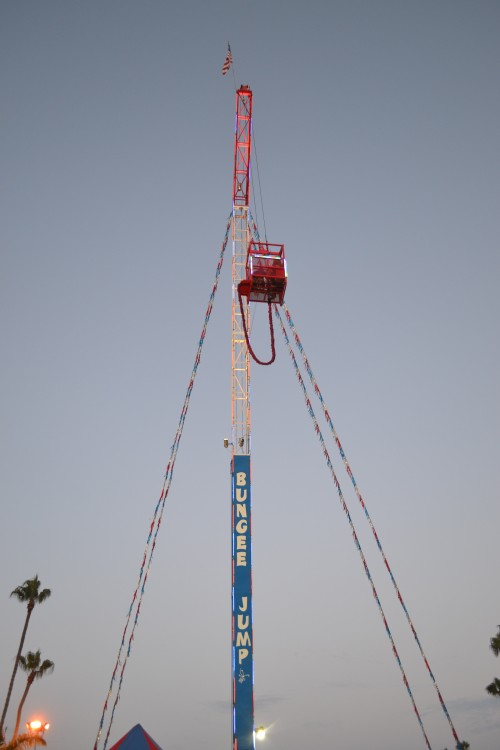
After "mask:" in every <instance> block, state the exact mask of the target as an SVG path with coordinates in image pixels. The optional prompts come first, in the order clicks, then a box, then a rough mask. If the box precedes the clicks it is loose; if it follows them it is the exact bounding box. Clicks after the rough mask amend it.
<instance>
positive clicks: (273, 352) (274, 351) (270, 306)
mask: <svg viewBox="0 0 500 750" xmlns="http://www.w3.org/2000/svg"><path fill="white" fill-rule="evenodd" d="M238 300H239V303H240V311H241V320H242V321H243V331H244V333H245V341H246V342H247V346H248V351H249V352H250V354H251V355H252V358H253V360H254V361H255V362H257V364H258V365H272V363H273V362H274V360H275V359H276V350H275V348H274V326H273V312H272V303H271V302H268V303H267V304H268V308H269V330H270V332H271V359H270V360H269V362H262V360H260V359H258V357H256V356H255V352H254V350H253V349H252V345H251V344H250V338H249V336H248V331H247V323H246V317H245V313H244V312H243V302H242V300H241V292H240V287H239V284H238Z"/></svg>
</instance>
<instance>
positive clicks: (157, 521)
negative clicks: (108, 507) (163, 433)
mask: <svg viewBox="0 0 500 750" xmlns="http://www.w3.org/2000/svg"><path fill="white" fill-rule="evenodd" d="M231 219H232V212H231V214H230V216H229V219H228V223H227V227H226V233H225V236H224V241H223V243H222V249H221V251H220V255H219V261H218V263H217V269H216V272H215V280H214V284H213V288H212V292H211V294H210V297H209V301H208V307H207V310H206V313H205V322H204V324H203V328H202V332H201V336H200V339H199V342H198V349H197V352H196V357H195V361H194V366H193V369H192V371H191V377H190V380H189V385H188V388H187V391H186V396H185V398H184V403H183V405H182V409H181V414H180V418H179V422H178V425H177V431H176V433H175V437H174V442H173V444H172V446H171V449H170V458H169V461H168V464H167V468H166V471H165V478H164V481H163V487H162V490H161V493H160V498H159V500H158V502H157V504H156V507H155V510H154V513H153V519H152V521H151V525H150V528H149V534H148V537H147V539H146V547H145V550H144V554H143V558H142V562H141V566H140V570H139V579H138V581H137V585H136V587H135V591H134V593H133V596H132V602H131V604H130V608H129V611H128V614H127V617H126V621H125V628H124V630H123V634H122V640H121V643H120V648H119V649H118V656H117V658H116V663H115V667H114V669H113V673H112V675H111V682H110V685H109V689H108V693H107V696H106V700H105V702H104V708H103V710H102V715H101V720H100V723H99V729H98V732H97V737H96V740H95V744H94V750H97V749H98V745H99V742H100V739H101V736H102V733H103V725H104V719H105V715H106V712H107V710H108V703H109V702H110V701H111V699H112V696H113V689H114V684H115V681H116V680H117V678H118V671H119V667H120V666H121V670H120V675H119V680H118V685H117V688H116V696H115V699H114V702H113V707H112V711H111V716H110V719H109V726H108V729H107V732H106V737H105V740H104V745H103V750H106V746H107V743H108V739H109V734H110V731H111V726H112V723H113V719H114V714H115V709H116V706H117V704H118V701H119V700H120V692H121V687H122V683H123V677H124V674H125V668H126V666H127V661H128V658H129V656H130V653H131V650H132V642H133V640H134V634H135V628H136V627H137V623H138V619H139V613H140V609H141V604H142V597H143V595H144V591H145V588H146V582H147V579H148V575H149V571H150V568H151V562H152V559H153V553H154V550H155V546H156V539H157V536H158V531H159V529H160V525H161V521H162V517H163V511H164V508H165V503H166V499H167V495H168V492H169V490H170V486H171V484H172V478H173V473H174V466H175V461H176V458H177V451H178V449H179V444H180V441H181V437H182V432H183V429H184V423H185V421H186V416H187V413H188V409H189V400H190V398H191V393H192V391H193V386H194V382H195V379H196V374H197V371H198V365H199V364H200V360H201V351H202V348H203V343H204V341H205V336H206V332H207V327H208V323H209V320H210V316H211V314H212V308H213V302H214V298H215V293H216V291H217V287H218V284H219V276H220V272H221V269H222V264H223V261H224V251H225V249H226V246H227V242H228V237H229V229H230V227H231ZM139 590H140V591H139ZM134 608H135V616H134V619H133V625H132V627H131V630H130V632H129V638H128V645H127V650H126V653H125V654H124V652H125V642H126V636H127V631H128V630H129V626H130V625H131V622H132V615H133V612H134Z"/></svg>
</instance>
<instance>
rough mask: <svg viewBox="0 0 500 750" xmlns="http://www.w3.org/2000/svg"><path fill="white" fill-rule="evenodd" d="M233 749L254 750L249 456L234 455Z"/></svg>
mask: <svg viewBox="0 0 500 750" xmlns="http://www.w3.org/2000/svg"><path fill="white" fill-rule="evenodd" d="M231 489H232V551H233V552H232V565H233V592H232V593H233V660H232V664H233V750H253V748H254V733H253V730H254V726H253V724H254V707H253V616H252V533H251V530H252V523H251V488H250V456H248V455H235V456H233V461H232V468H231Z"/></svg>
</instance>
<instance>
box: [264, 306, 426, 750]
mask: <svg viewBox="0 0 500 750" xmlns="http://www.w3.org/2000/svg"><path fill="white" fill-rule="evenodd" d="M274 313H275V316H276V318H277V320H278V321H279V324H280V328H281V332H282V334H283V338H284V340H285V344H286V346H287V348H288V353H289V355H290V358H291V360H292V363H293V367H294V370H295V375H296V377H297V380H298V382H299V385H300V387H301V390H302V393H303V395H304V399H305V403H306V407H307V410H308V412H309V416H310V417H311V420H312V422H313V425H314V431H315V432H316V435H317V436H318V440H319V442H320V445H321V449H322V451H323V455H324V457H325V460H326V464H327V466H328V469H329V470H330V473H331V475H332V478H333V482H334V484H335V488H336V490H337V494H338V497H339V501H340V504H341V506H342V510H343V511H344V513H345V515H346V517H347V520H348V523H349V526H350V527H351V532H352V538H353V540H354V544H355V546H356V549H357V550H358V553H359V556H360V559H361V562H362V565H363V568H364V571H365V573H366V577H367V578H368V582H369V584H370V586H371V589H372V594H373V598H374V599H375V601H376V603H377V607H378V610H379V613H380V616H381V618H382V621H383V623H384V627H385V631H386V634H387V637H388V638H389V642H390V644H391V647H392V652H393V654H394V657H395V659H396V662H397V664H398V667H399V670H400V672H401V676H402V679H403V683H404V685H405V687H406V690H407V693H408V696H409V698H410V701H411V703H412V707H413V711H414V713H415V716H416V717H417V720H418V723H419V725H420V729H421V730H422V734H423V736H424V739H425V743H426V745H427V747H428V748H429V750H432V749H431V745H430V743H429V739H428V737H427V734H426V732H425V728H424V724H423V721H422V718H421V716H420V713H419V710H418V708H417V704H416V703H415V698H414V696H413V693H412V690H411V688H410V684H409V682H408V678H407V677H406V673H405V670H404V668H403V664H402V661H401V658H400V656H399V654H398V651H397V648H396V644H395V641H394V638H393V635H392V633H391V630H390V628H389V625H388V623H387V619H386V616H385V613H384V609H383V607H382V604H381V601H380V599H379V596H378V593H377V590H376V588H375V584H374V582H373V579H372V576H371V573H370V570H369V567H368V564H367V562H366V558H365V555H364V553H363V550H362V548H361V544H360V542H359V539H358V536H357V534H356V529H355V527H354V523H353V520H352V518H351V514H350V512H349V508H348V506H347V503H346V501H345V498H344V494H343V492H342V488H341V486H340V483H339V480H338V478H337V474H336V472H335V469H334V467H333V464H332V461H331V459H330V454H329V453H328V449H327V447H326V444H325V440H324V438H323V435H322V432H321V429H320V427H319V424H318V421H317V419H316V415H315V413H314V410H313V407H312V404H311V401H310V398H309V395H308V392H307V388H306V385H305V383H304V379H303V377H302V375H301V372H300V370H299V366H298V364H297V359H296V357H295V354H294V352H293V349H292V346H291V344H290V339H289V337H288V335H287V332H286V330H285V326H284V324H283V321H282V319H281V315H280V313H279V309H278V306H277V305H274Z"/></svg>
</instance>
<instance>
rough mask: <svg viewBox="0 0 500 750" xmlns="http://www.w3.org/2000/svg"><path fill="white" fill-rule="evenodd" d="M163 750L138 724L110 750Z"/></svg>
mask: <svg viewBox="0 0 500 750" xmlns="http://www.w3.org/2000/svg"><path fill="white" fill-rule="evenodd" d="M118 749H119V750H161V747H160V746H159V745H158V743H156V742H155V741H154V739H153V738H152V737H150V736H149V734H148V733H147V732H146V731H145V730H144V729H143V728H142V727H141V725H140V724H136V725H135V727H133V728H132V729H131V730H130V732H127V734H124V735H123V737H122V738H121V740H118V742H117V743H116V744H115V745H113V747H112V748H110V750H118Z"/></svg>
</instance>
